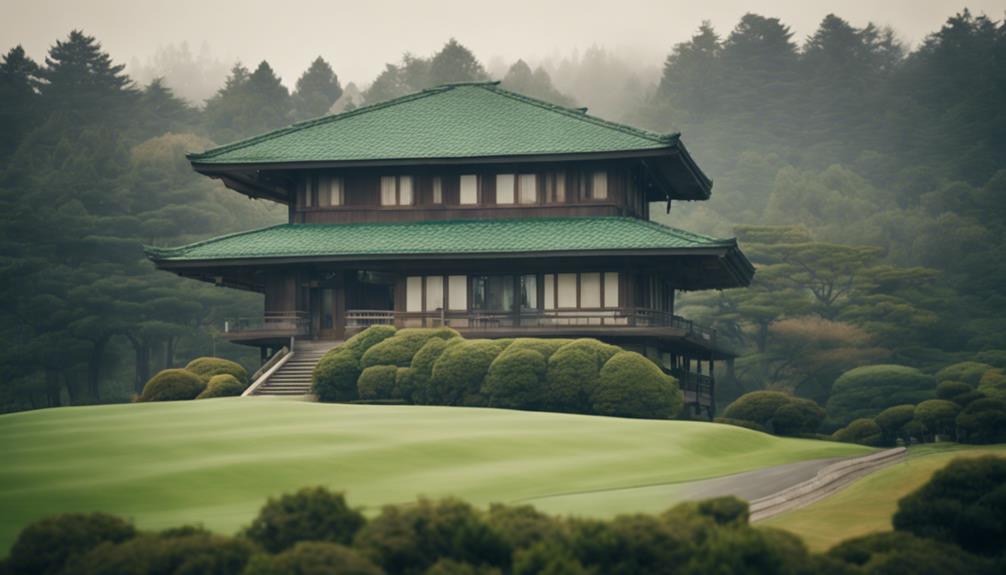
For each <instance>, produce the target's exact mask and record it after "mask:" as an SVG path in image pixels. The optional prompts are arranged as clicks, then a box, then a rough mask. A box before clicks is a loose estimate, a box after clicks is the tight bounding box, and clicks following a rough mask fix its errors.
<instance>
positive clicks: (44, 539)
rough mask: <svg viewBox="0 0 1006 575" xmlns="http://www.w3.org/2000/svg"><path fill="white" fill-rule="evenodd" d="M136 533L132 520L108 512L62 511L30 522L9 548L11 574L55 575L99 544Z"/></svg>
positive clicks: (127, 537) (130, 537) (127, 538)
mask: <svg viewBox="0 0 1006 575" xmlns="http://www.w3.org/2000/svg"><path fill="white" fill-rule="evenodd" d="M135 536H136V529H135V528H134V527H133V525H132V524H131V523H129V522H128V521H126V520H125V519H122V518H120V517H116V516H114V515H109V514H107V513H63V514H61V515H53V516H51V517H46V518H45V519H40V520H38V521H36V522H34V523H29V524H28V525H27V526H25V528H24V529H22V530H21V533H20V534H18V536H17V539H16V540H15V541H14V545H13V546H12V547H11V548H10V557H9V559H8V561H9V563H8V567H9V568H10V572H11V573H32V574H38V575H55V574H57V573H61V572H63V571H64V567H65V566H66V565H67V563H68V562H69V561H72V560H73V559H74V558H76V557H79V556H81V555H83V554H85V553H87V552H88V551H90V550H92V549H94V548H95V547H98V546H99V545H101V544H102V543H121V542H123V541H126V540H129V539H132V538H133V537H135Z"/></svg>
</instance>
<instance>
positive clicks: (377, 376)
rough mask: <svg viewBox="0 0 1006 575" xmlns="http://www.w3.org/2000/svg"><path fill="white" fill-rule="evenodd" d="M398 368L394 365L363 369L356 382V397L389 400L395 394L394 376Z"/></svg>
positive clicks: (373, 366)
mask: <svg viewBox="0 0 1006 575" xmlns="http://www.w3.org/2000/svg"><path fill="white" fill-rule="evenodd" d="M397 374H398V368H397V367H395V366H394V365H372V366H370V367H368V368H365V369H364V370H363V371H362V372H361V373H360V377H359V379H357V380H356V390H357V396H358V397H359V398H360V399H391V397H392V395H393V394H394V392H395V376H396V375H397Z"/></svg>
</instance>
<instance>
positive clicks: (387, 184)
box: [381, 176, 398, 206]
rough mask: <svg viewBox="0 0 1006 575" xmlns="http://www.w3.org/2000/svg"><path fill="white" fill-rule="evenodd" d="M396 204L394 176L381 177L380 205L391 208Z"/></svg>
mask: <svg viewBox="0 0 1006 575" xmlns="http://www.w3.org/2000/svg"><path fill="white" fill-rule="evenodd" d="M396 203H398V202H397V199H396V197H395V176H381V205H382V206H393V205H395V204H396Z"/></svg>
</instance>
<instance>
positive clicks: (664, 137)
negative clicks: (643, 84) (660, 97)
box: [468, 82, 681, 144]
mask: <svg viewBox="0 0 1006 575" xmlns="http://www.w3.org/2000/svg"><path fill="white" fill-rule="evenodd" d="M498 84H499V82H495V83H487V82H482V83H470V84H468V85H472V86H478V87H480V88H483V89H488V90H490V91H492V92H495V93H497V94H499V95H501V96H506V97H508V98H512V99H514V100H519V101H522V102H524V103H526V104H531V105H533V106H538V107H539V108H544V109H546V110H549V111H552V112H556V113H560V114H563V115H565V116H569V117H570V118H574V119H577V120H582V121H585V122H590V123H593V124H597V125H599V126H603V127H605V128H611V129H614V130H619V131H621V132H625V133H627V134H630V135H633V136H639V137H642V138H646V139H648V140H653V141H655V142H658V143H662V144H669V143H671V142H674V141H676V140H678V139H679V138H680V137H681V133H680V132H671V133H666V134H665V133H660V132H653V131H650V130H643V129H641V128H636V127H634V126H629V125H628V124H621V123H619V122H613V121H611V120H605V119H604V118H599V117H597V116H592V115H590V114H588V113H587V108H567V107H566V106H560V105H559V104H553V103H552V102H548V101H546V100H541V99H539V98H534V97H531V96H526V95H524V94H521V93H519V92H514V91H511V90H507V89H506V88H502V87H500V86H499V85H498Z"/></svg>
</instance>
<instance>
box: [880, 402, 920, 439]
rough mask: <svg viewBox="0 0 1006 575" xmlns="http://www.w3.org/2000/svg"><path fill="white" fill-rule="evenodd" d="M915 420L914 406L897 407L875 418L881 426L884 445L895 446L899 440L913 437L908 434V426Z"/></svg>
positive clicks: (882, 412) (890, 408) (888, 409)
mask: <svg viewBox="0 0 1006 575" xmlns="http://www.w3.org/2000/svg"><path fill="white" fill-rule="evenodd" d="M914 418H915V406H914V405H895V406H894V407H888V408H887V409H885V410H884V411H881V412H880V414H879V415H877V417H875V418H873V420H874V421H876V422H877V425H879V426H880V430H881V432H882V435H883V437H882V444H883V445H894V444H895V443H897V442H898V439H899V438H901V439H904V440H906V441H907V440H908V438H909V437H911V435H910V434H909V433H908V432H907V431H908V430H907V425H908V424H909V423H911V421H912V420H913V419H914Z"/></svg>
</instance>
